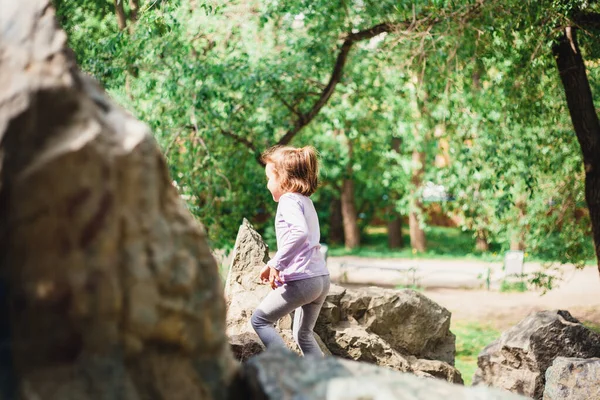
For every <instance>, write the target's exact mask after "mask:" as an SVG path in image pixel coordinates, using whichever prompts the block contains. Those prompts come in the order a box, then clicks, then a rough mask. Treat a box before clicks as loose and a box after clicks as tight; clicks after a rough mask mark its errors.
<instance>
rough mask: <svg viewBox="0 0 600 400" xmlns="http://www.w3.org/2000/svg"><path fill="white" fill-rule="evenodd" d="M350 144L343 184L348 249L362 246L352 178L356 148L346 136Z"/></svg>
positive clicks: (345, 232)
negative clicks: (353, 157)
mask: <svg viewBox="0 0 600 400" xmlns="http://www.w3.org/2000/svg"><path fill="white" fill-rule="evenodd" d="M346 140H347V145H348V164H347V165H346V176H345V177H344V183H343V184H342V218H343V220H344V244H345V246H346V248H347V249H354V248H356V247H358V246H360V229H358V218H357V216H356V201H355V200H354V180H353V179H352V174H353V172H352V155H353V153H354V149H353V147H352V140H350V138H348V137H346Z"/></svg>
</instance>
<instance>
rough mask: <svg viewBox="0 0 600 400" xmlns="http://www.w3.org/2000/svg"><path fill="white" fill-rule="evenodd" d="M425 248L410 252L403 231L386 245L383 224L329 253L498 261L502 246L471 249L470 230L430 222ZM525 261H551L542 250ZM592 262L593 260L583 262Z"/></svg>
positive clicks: (371, 228) (406, 235)
mask: <svg viewBox="0 0 600 400" xmlns="http://www.w3.org/2000/svg"><path fill="white" fill-rule="evenodd" d="M425 236H426V240H427V251H426V252H425V253H413V252H412V251H411V248H410V236H409V235H408V232H406V231H405V232H404V234H403V238H404V243H405V247H404V248H402V249H389V248H388V245H387V231H386V227H384V226H369V227H367V228H366V229H365V233H364V235H363V237H362V243H361V246H360V247H359V248H356V249H352V250H348V249H346V248H344V247H343V246H331V247H330V248H329V255H330V256H333V257H336V256H337V257H340V256H357V257H373V258H428V259H431V258H434V259H463V260H464V259H467V260H469V259H471V260H480V261H488V262H490V261H498V262H501V261H502V260H503V257H504V251H505V249H502V248H501V246H500V245H498V244H495V243H492V244H491V245H490V250H489V251H488V252H479V251H475V238H474V237H473V234H472V232H464V231H462V230H461V229H460V228H447V227H439V226H432V227H428V228H427V230H426V232H425ZM590 252H591V254H593V247H592V239H591V238H590ZM525 258H526V261H552V260H549V259H548V257H546V256H545V255H544V254H527V253H526V255H525ZM587 264H589V265H595V264H596V260H595V259H592V260H589V261H588V262H587Z"/></svg>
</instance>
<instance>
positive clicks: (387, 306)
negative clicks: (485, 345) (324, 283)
mask: <svg viewBox="0 0 600 400" xmlns="http://www.w3.org/2000/svg"><path fill="white" fill-rule="evenodd" d="M326 301H327V303H326V305H325V306H324V313H322V316H321V318H320V319H319V321H318V322H317V324H318V327H317V330H318V333H319V335H321V336H322V337H323V340H324V341H325V344H326V345H327V346H328V347H329V348H330V349H331V350H332V352H333V353H334V354H336V355H340V356H344V355H345V354H346V353H347V352H348V351H352V348H358V347H362V339H360V337H361V336H362V337H367V338H368V337H371V336H376V337H377V338H379V339H381V340H383V341H384V342H385V343H386V344H387V346H386V347H389V348H391V349H393V350H395V351H397V352H400V353H402V354H407V355H412V356H415V357H417V358H424V359H430V360H440V361H444V362H446V363H448V364H450V365H454V354H455V339H456V338H455V336H454V334H453V333H452V332H450V317H451V314H450V312H449V311H448V310H447V309H445V308H443V307H441V306H440V305H438V304H437V303H435V302H433V301H432V300H430V299H429V298H427V297H426V296H424V295H423V294H421V293H419V292H417V291H414V290H410V289H402V290H391V289H383V288H379V287H371V288H365V289H360V290H347V289H343V288H341V287H340V286H336V285H333V287H332V289H331V291H330V295H329V296H328V297H327V299H326ZM359 331H363V332H365V334H366V336H365V334H359V333H358V332H359ZM349 336H356V337H357V340H353V341H351V342H352V344H351V343H349V340H348V337H349ZM366 340H367V341H369V339H366ZM334 349H335V350H334ZM365 361H367V360H365Z"/></svg>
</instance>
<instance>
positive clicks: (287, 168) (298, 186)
mask: <svg viewBox="0 0 600 400" xmlns="http://www.w3.org/2000/svg"><path fill="white" fill-rule="evenodd" d="M260 159H261V161H262V162H263V163H265V164H267V163H273V165H274V167H275V169H274V172H275V174H277V177H278V178H279V182H280V185H281V189H282V190H283V191H284V192H292V193H300V194H303V195H305V196H310V195H311V194H313V193H314V192H315V191H316V190H317V186H318V185H319V178H318V176H319V161H318V159H317V150H315V148H314V147H312V146H305V147H302V148H300V149H297V148H295V147H290V146H274V147H271V148H270V149H268V150H267V151H265V152H264V153H263V154H262V156H261V158H260Z"/></svg>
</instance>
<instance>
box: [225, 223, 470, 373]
mask: <svg viewBox="0 0 600 400" xmlns="http://www.w3.org/2000/svg"><path fill="white" fill-rule="evenodd" d="M267 260H268V249H267V246H266V245H265V244H264V242H263V241H262V238H261V237H260V235H259V234H258V233H257V232H256V231H255V230H254V229H253V228H252V226H251V225H250V224H249V223H248V222H247V221H244V222H243V224H242V226H241V227H240V230H239V233H238V237H237V240H236V245H235V248H234V252H233V257H232V264H231V268H230V270H229V274H228V277H227V283H226V289H225V292H226V296H227V304H228V314H227V331H228V334H229V335H230V338H231V339H230V342H231V346H232V349H234V353H235V354H236V357H237V359H238V360H241V361H242V360H245V359H247V358H248V356H251V355H253V354H258V353H260V352H261V351H262V346H261V345H260V340H259V339H258V337H257V336H256V334H254V331H253V329H252V327H251V326H250V322H249V321H250V317H251V316H252V313H253V312H254V310H255V309H256V307H257V306H258V304H259V303H260V301H261V300H262V299H263V298H264V297H265V296H266V295H267V294H268V293H269V291H270V290H271V289H270V288H269V287H268V286H266V285H263V284H261V283H260V282H259V280H258V274H259V272H260V269H261V267H260V266H261V265H263V264H264V263H265V262H266V261H267ZM449 326H450V312H448V310H446V309H444V308H443V307H440V306H439V305H437V304H436V303H434V302H433V301H431V300H429V299H428V298H427V297H425V296H423V295H421V294H420V293H418V292H415V291H413V290H400V291H396V290H385V289H381V288H376V289H375V288H373V289H366V290H360V291H358V290H346V289H344V288H342V287H340V286H337V285H332V287H331V290H330V294H329V296H328V297H327V300H326V302H325V305H324V306H323V309H322V311H321V315H320V316H319V320H318V321H317V326H316V327H315V332H316V333H317V334H318V336H316V338H317V340H318V341H321V340H322V343H321V347H322V349H323V350H324V352H325V353H326V354H327V353H329V352H330V353H329V354H334V355H338V356H340V357H344V358H346V359H351V360H358V361H366V362H370V363H373V364H378V365H383V366H387V367H391V368H394V369H397V370H399V371H405V372H413V373H415V374H417V375H421V376H429V377H438V378H441V379H445V380H448V381H450V382H454V383H462V378H461V376H460V373H459V372H458V370H456V369H455V368H454V367H453V366H452V365H453V364H454V351H455V347H454V343H455V337H454V335H453V334H452V333H451V332H450V330H449ZM290 328H291V317H289V318H286V319H284V320H282V321H280V323H279V326H278V329H279V331H280V333H281V334H282V336H283V337H284V340H285V341H286V343H287V344H288V346H289V347H290V348H292V349H295V350H297V346H296V345H295V343H293V340H292V334H291V330H290ZM253 338H254V339H253Z"/></svg>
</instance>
